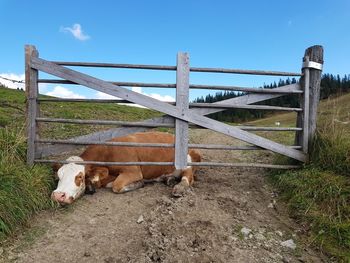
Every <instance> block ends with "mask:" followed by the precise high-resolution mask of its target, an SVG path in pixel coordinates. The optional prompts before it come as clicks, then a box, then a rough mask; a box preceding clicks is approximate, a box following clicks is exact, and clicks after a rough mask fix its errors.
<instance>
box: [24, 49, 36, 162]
mask: <svg viewBox="0 0 350 263" xmlns="http://www.w3.org/2000/svg"><path fill="white" fill-rule="evenodd" d="M38 56H39V53H38V51H37V50H36V48H35V47H34V46H30V45H26V46H25V84H26V97H27V105H26V109H27V110H26V114H27V116H26V127H27V136H28V137H27V147H28V148H27V164H28V165H33V163H34V159H35V139H36V137H37V132H38V127H37V123H36V121H35V119H36V117H37V116H38V110H39V108H38V104H37V98H38V70H36V69H33V68H32V67H31V58H32V57H38Z"/></svg>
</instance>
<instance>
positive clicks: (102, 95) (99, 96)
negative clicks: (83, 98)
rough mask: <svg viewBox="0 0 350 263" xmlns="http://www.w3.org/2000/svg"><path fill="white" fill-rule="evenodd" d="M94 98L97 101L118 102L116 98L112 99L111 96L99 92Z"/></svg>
mask: <svg viewBox="0 0 350 263" xmlns="http://www.w3.org/2000/svg"><path fill="white" fill-rule="evenodd" d="M94 97H95V98H96V99H98V100H118V99H119V98H118V97H114V96H112V95H109V94H106V93H103V92H101V91H98V92H97V93H96V94H95V96H94Z"/></svg>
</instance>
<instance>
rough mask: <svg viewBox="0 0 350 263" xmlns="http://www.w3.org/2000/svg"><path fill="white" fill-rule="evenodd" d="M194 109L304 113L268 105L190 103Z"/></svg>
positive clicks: (296, 109)
mask: <svg viewBox="0 0 350 263" xmlns="http://www.w3.org/2000/svg"><path fill="white" fill-rule="evenodd" d="M190 107H192V108H220V109H250V110H277V111H302V109H301V108H289V107H279V106H268V105H231V104H227V103H226V104H223V103H221V104H213V103H190Z"/></svg>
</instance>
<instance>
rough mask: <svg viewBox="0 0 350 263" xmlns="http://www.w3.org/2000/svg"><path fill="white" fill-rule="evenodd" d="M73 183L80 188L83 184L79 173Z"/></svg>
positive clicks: (83, 179)
mask: <svg viewBox="0 0 350 263" xmlns="http://www.w3.org/2000/svg"><path fill="white" fill-rule="evenodd" d="M74 182H75V185H76V186H80V185H81V184H83V183H84V182H85V176H84V174H83V173H82V172H80V173H79V174H78V175H76V176H75V179H74Z"/></svg>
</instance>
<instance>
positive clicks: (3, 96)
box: [0, 86, 162, 139]
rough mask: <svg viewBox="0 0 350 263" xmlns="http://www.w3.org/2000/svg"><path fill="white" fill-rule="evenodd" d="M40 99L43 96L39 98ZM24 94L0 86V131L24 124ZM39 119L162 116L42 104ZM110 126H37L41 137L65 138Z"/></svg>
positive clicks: (133, 109) (122, 107)
mask: <svg viewBox="0 0 350 263" xmlns="http://www.w3.org/2000/svg"><path fill="white" fill-rule="evenodd" d="M42 97H44V96H42ZM25 100H26V98H25V93H24V92H23V91H20V90H13V89H8V88H4V87H1V86H0V127H9V128H15V127H16V128H19V126H23V125H24V121H25ZM40 111H41V115H40V116H41V117H49V118H66V119H95V120H97V119H101V120H120V121H125V120H128V121H138V120H144V119H149V118H152V117H156V116H160V115H162V114H161V113H159V112H156V111H154V110H149V109H144V108H138V107H130V106H125V105H118V104H110V103H108V104H106V103H73V102H71V103H62V102H49V103H45V102H43V103H42V104H41V105H40ZM108 127H111V126H96V125H95V126H94V125H75V124H58V123H57V124H54V123H52V124H47V123H44V124H41V127H40V129H41V135H42V136H50V138H56V139H59V138H67V137H74V136H79V135H83V134H88V133H90V132H94V131H97V130H102V129H107V128H108Z"/></svg>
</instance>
